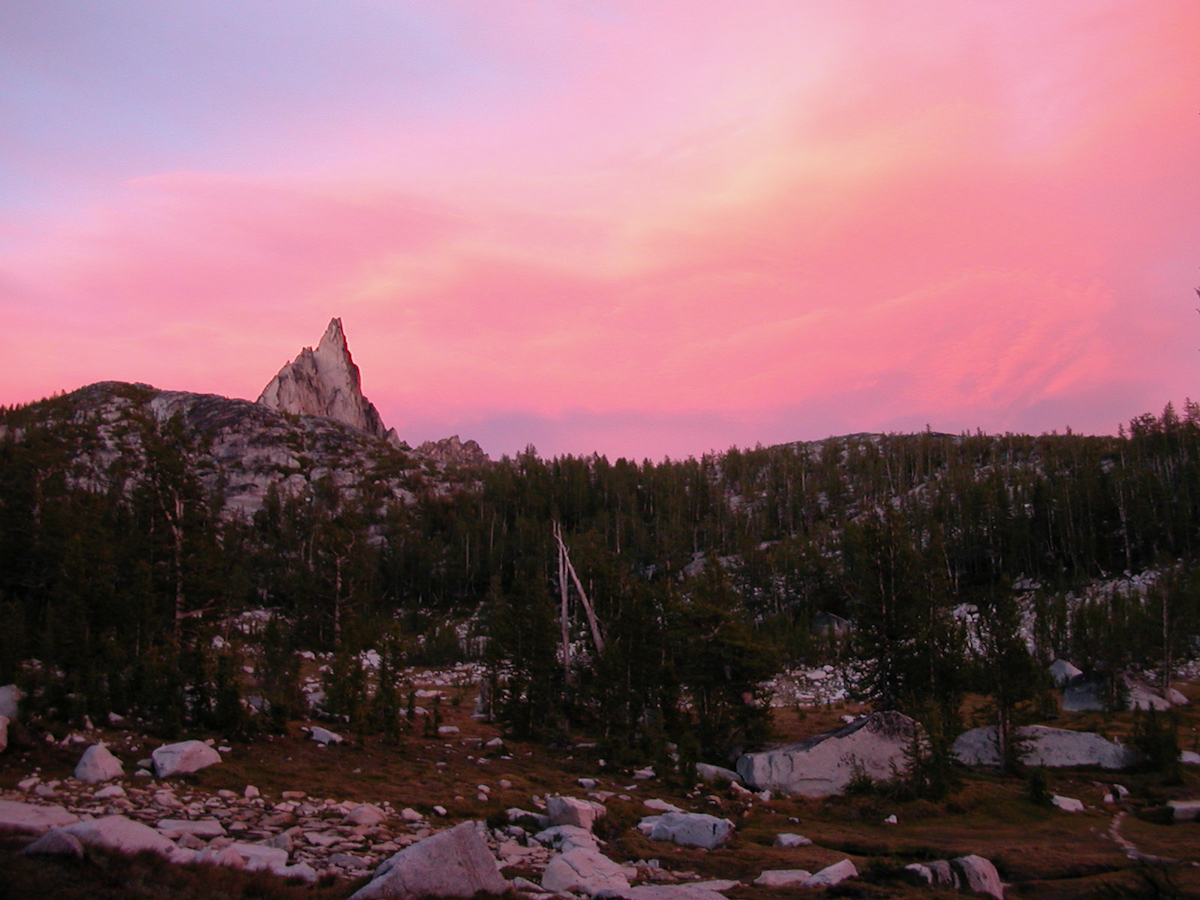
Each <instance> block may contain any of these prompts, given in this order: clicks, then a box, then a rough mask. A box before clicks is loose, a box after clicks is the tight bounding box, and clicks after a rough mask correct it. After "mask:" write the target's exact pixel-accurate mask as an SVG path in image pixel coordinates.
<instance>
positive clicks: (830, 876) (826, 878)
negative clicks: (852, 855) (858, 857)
mask: <svg viewBox="0 0 1200 900" xmlns="http://www.w3.org/2000/svg"><path fill="white" fill-rule="evenodd" d="M857 877H858V869H857V868H855V865H854V863H852V862H850V860H848V859H843V860H842V861H841V862H835V863H834V864H833V865H832V866H826V867H825V868H823V869H822V870H821V871H820V872H817V873H816V874H815V875H813V876H812V877H810V878H808V879H806V880H805V881H804V883H803V887H821V886H823V885H834V884H841V883H842V882H843V881H845V880H846V879H847V878H857Z"/></svg>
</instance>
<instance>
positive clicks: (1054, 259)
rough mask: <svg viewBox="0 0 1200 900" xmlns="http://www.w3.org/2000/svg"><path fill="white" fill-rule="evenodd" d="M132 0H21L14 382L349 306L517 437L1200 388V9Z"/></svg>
mask: <svg viewBox="0 0 1200 900" xmlns="http://www.w3.org/2000/svg"><path fill="white" fill-rule="evenodd" d="M114 6H116V7H118V8H117V9H116V11H114V10H113V9H110V8H109V7H110V5H109V4H95V3H90V2H82V0H78V2H72V0H61V2H59V0H46V2H39V3H33V4H5V5H4V6H3V7H0V122H3V123H4V125H3V126H0V311H2V315H3V323H4V327H3V329H2V330H0V334H2V337H0V403H6V404H11V403H23V402H27V401H30V400H34V399H38V398H40V397H42V396H45V395H47V394H51V393H53V392H56V391H60V390H72V389H74V388H77V387H80V386H82V385H84V384H88V383H91V382H94V381H101V380H110V379H117V380H129V381H135V380H136V381H144V382H148V383H151V384H153V385H155V386H157V387H162V388H170V389H177V390H193V391H200V392H212V393H220V394H226V395H229V396H235V397H245V398H248V399H254V398H255V397H257V396H258V393H259V391H260V390H261V389H262V387H263V386H264V385H265V384H266V383H267V382H268V381H269V380H270V378H271V377H272V376H273V375H274V374H275V372H276V371H277V370H278V368H279V367H280V366H281V365H282V364H283V363H284V362H286V361H287V360H289V359H291V358H293V357H294V356H295V355H296V353H297V352H298V351H299V350H300V348H301V347H303V346H311V345H313V344H315V343H316V342H317V341H318V340H319V338H320V336H321V334H322V332H323V331H324V329H325V325H326V324H327V322H328V320H329V319H330V317H332V316H340V317H341V318H342V321H343V323H344V326H345V330H346V334H347V337H348V339H349V342H350V347H351V350H352V351H353V353H354V357H355V360H356V362H358V364H359V366H360V368H361V370H362V372H363V388H364V391H365V392H366V393H367V395H368V396H369V397H370V398H371V400H372V401H373V402H374V403H375V404H376V405H377V406H378V407H379V409H380V411H381V413H382V414H383V417H384V420H385V422H387V423H388V424H389V425H394V426H395V427H396V428H397V430H398V432H399V433H400V435H401V436H402V437H404V438H405V439H407V440H408V441H410V443H414V444H415V443H419V442H420V441H423V440H426V439H430V438H437V437H444V436H447V435H449V434H453V433H458V434H460V435H462V436H463V438H468V437H469V438H474V439H476V440H478V441H479V442H480V443H481V444H482V445H483V447H484V449H485V450H488V451H489V452H490V453H491V454H492V455H493V456H499V455H500V454H501V453H514V452H517V451H519V450H520V449H522V448H523V447H524V446H525V445H526V444H528V443H533V444H535V445H536V446H537V448H538V449H539V451H540V452H542V453H543V454H545V455H552V454H558V453H577V454H584V453H591V452H592V451H596V452H600V453H603V454H606V455H608V456H610V457H611V458H615V457H617V456H631V457H635V458H642V457H651V458H660V457H662V456H664V455H670V456H674V457H678V456H685V455H689V454H693V455H695V454H700V453H703V452H706V451H708V450H711V449H724V448H726V447H729V446H731V445H737V446H753V445H754V444H756V443H763V444H771V443H777V442H782V441H789V440H810V439H817V438H821V437H825V436H827V435H830V434H839V433H846V432H857V431H912V430H918V429H922V428H924V427H925V426H926V425H928V426H930V427H932V428H933V429H934V430H939V431H950V432H959V431H963V430H974V429H976V428H981V429H983V430H985V431H990V432H1003V431H1025V432H1042V431H1049V430H1052V429H1056V430H1059V431H1062V430H1064V429H1066V428H1067V427H1070V428H1073V429H1074V430H1076V431H1082V432H1092V433H1113V432H1115V431H1116V429H1117V427H1118V425H1120V424H1121V423H1124V422H1128V420H1129V419H1130V418H1132V417H1133V416H1135V415H1138V414H1140V413H1143V412H1147V411H1158V410H1160V409H1161V408H1162V406H1163V405H1164V404H1165V403H1166V402H1168V401H1174V402H1176V403H1177V404H1178V403H1179V402H1181V401H1182V400H1183V399H1184V398H1185V397H1188V396H1200V391H1198V390H1196V388H1195V385H1196V384H1197V383H1198V381H1200V379H1198V376H1200V353H1198V352H1197V351H1198V350H1200V315H1197V311H1196V307H1197V306H1198V305H1200V300H1198V299H1197V297H1196V296H1195V294H1194V291H1193V288H1194V287H1196V286H1197V285H1200V53H1197V50H1196V48H1197V47H1200V6H1198V5H1197V4H1196V3H1195V0H1156V2H1154V3H1146V2H1144V0H1088V2H1082V3H1081V2H1078V0H1052V2H1047V0H1039V2H1036V3H1034V2H1025V0H996V2H989V0H977V2H970V3H967V2H962V0H925V2H922V0H914V2H910V3H893V2H889V0H846V2H840V3H824V2H808V0H786V2H772V0H751V2H746V0H738V2H732V0H731V2H724V0H720V2H708V0H678V2H675V0H655V2H653V3H646V2H644V0H630V2H584V0H579V2H570V3H566V2H550V0H541V2H539V0H519V2H518V0H491V2H488V3H479V2H476V0H429V2H424V0H407V2H404V0H392V2H382V0H374V2H367V0H339V2H338V3H315V4H295V3H292V2H285V0H262V2H256V3H253V4H245V3H242V2H224V0H220V2H217V0H206V2H203V3H197V2H195V0H144V2H136V0H130V2H125V3H122V4H118V5H114Z"/></svg>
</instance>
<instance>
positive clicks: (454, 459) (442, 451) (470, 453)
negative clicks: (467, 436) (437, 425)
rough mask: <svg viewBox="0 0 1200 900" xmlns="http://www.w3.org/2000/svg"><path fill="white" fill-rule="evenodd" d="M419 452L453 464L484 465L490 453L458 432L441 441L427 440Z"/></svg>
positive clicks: (418, 449) (447, 463) (441, 461)
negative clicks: (463, 438) (462, 437)
mask: <svg viewBox="0 0 1200 900" xmlns="http://www.w3.org/2000/svg"><path fill="white" fill-rule="evenodd" d="M417 452H418V453H423V454H424V455H425V456H429V457H432V458H433V459H436V460H437V461H438V462H440V463H445V464H446V465H451V466H482V465H484V464H485V463H487V462H488V455H487V454H486V453H484V452H483V448H482V447H480V446H479V444H477V443H475V441H463V440H461V439H460V438H459V436H458V435H457V434H456V435H454V436H453V437H448V438H442V439H441V440H440V441H426V442H425V443H423V444H422V445H421V446H420V447H418V448H417Z"/></svg>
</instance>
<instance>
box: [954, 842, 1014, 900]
mask: <svg viewBox="0 0 1200 900" xmlns="http://www.w3.org/2000/svg"><path fill="white" fill-rule="evenodd" d="M950 865H951V866H952V867H953V868H954V871H955V873H956V874H957V875H958V876H959V877H960V879H961V882H962V883H961V887H963V888H965V889H966V890H969V891H974V892H975V893H977V894H988V895H989V896H991V897H995V898H996V900H1004V884H1003V882H1001V881H1000V873H999V872H997V871H996V867H995V866H994V865H992V862H991V860H988V859H984V858H983V857H982V856H976V855H975V854H973V853H972V854H971V855H970V856H960V857H958V858H957V859H952V860H950Z"/></svg>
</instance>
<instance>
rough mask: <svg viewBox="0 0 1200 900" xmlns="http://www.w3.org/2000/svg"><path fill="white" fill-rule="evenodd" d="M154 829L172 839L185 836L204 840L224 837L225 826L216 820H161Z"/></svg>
mask: <svg viewBox="0 0 1200 900" xmlns="http://www.w3.org/2000/svg"><path fill="white" fill-rule="evenodd" d="M155 828H157V829H158V830H159V831H161V832H164V835H163V836H164V837H172V838H173V837H179V836H181V835H185V834H190V835H192V836H193V837H198V838H205V839H209V838H215V837H224V836H225V826H224V825H222V824H221V823H220V822H219V821H217V820H216V819H162V820H160V821H159V823H158V824H157V825H156V826H155Z"/></svg>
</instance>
